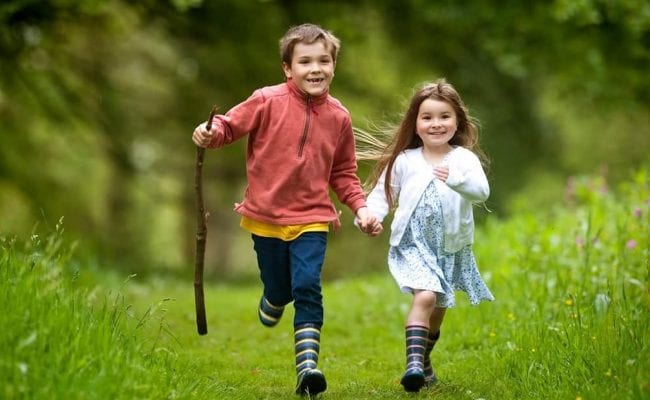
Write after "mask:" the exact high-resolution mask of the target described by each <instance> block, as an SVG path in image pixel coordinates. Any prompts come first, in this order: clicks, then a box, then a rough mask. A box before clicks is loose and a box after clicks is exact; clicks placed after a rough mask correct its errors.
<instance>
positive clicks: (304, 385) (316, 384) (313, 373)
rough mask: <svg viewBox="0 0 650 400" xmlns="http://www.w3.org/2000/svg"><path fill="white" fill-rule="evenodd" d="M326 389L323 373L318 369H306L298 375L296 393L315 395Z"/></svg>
mask: <svg viewBox="0 0 650 400" xmlns="http://www.w3.org/2000/svg"><path fill="white" fill-rule="evenodd" d="M325 389H327V381H326V380H325V375H323V373H322V372H320V370H317V369H308V370H306V371H305V372H303V373H302V374H300V376H299V377H298V383H297V384H296V394H299V395H301V396H302V395H309V396H315V395H317V394H318V393H321V392H324V391H325Z"/></svg>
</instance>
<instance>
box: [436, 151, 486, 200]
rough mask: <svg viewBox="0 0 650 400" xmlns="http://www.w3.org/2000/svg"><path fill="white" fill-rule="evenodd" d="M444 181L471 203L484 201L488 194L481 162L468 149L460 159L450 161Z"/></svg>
mask: <svg viewBox="0 0 650 400" xmlns="http://www.w3.org/2000/svg"><path fill="white" fill-rule="evenodd" d="M445 183H446V184H447V186H449V187H450V188H451V189H453V190H454V191H456V192H458V193H459V194H460V195H461V196H463V197H464V198H465V199H467V200H469V201H471V202H473V203H480V202H482V201H485V200H487V198H488V197H489V195H490V185H489V184H488V180H487V177H486V176H485V172H484V171H483V168H482V167H481V162H480V161H479V159H478V157H476V155H474V154H473V153H471V152H469V150H467V153H465V154H463V157H462V159H460V160H456V162H454V161H452V162H451V163H450V165H449V176H448V177H447V180H446V181H445Z"/></svg>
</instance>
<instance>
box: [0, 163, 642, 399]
mask: <svg viewBox="0 0 650 400" xmlns="http://www.w3.org/2000/svg"><path fill="white" fill-rule="evenodd" d="M572 190H573V192H571V193H570V194H571V195H572V197H571V201H572V202H573V203H574V205H571V206H564V207H555V208H549V209H547V210H537V211H534V212H521V213H519V214H518V215H516V216H515V217H512V218H511V219H509V220H507V221H498V220H496V219H493V218H488V222H487V224H486V225H485V226H483V227H482V228H481V229H480V230H479V231H478V232H477V238H476V245H475V251H476V254H477V258H478V260H479V266H480V268H481V270H482V272H483V274H484V276H485V278H486V280H487V282H488V285H489V286H490V288H491V289H492V291H493V293H494V295H495V297H496V299H497V300H496V301H495V302H492V303H483V304H481V305H479V306H477V307H471V306H470V305H469V304H468V303H467V301H466V299H465V296H464V294H462V293H459V294H458V299H459V302H458V303H459V304H458V306H457V307H456V308H454V309H451V310H450V311H449V312H448V313H447V318H446V320H445V323H444V325H443V330H442V336H441V340H440V342H439V344H438V346H437V347H436V349H435V350H434V353H433V359H434V365H435V367H436V370H437V372H438V375H439V377H440V382H439V383H438V384H437V385H436V386H435V387H433V388H431V389H428V390H426V391H422V392H421V393H419V394H416V395H411V394H406V393H404V392H403V391H402V389H401V386H400V385H399V378H400V376H401V374H402V372H403V366H404V343H403V324H404V316H405V315H406V312H407V310H408V307H409V303H410V298H409V296H407V295H403V294H401V293H399V290H398V289H397V287H396V286H395V284H394V282H393V281H392V279H391V278H390V276H389V274H388V272H387V268H386V266H385V265H377V266H376V270H377V272H376V273H375V274H373V275H369V276H366V277H363V278H355V279H348V280H339V281H333V282H326V283H325V284H324V298H325V312H326V324H325V326H324V328H323V336H322V352H321V360H320V363H319V366H320V367H321V368H322V370H323V371H324V373H325V374H326V376H327V378H328V383H329V388H328V390H327V392H325V393H324V394H323V395H322V396H321V397H322V398H324V399H385V398H391V399H392V398H396V399H400V398H404V399H411V398H436V399H468V400H469V399H473V400H478V399H571V400H575V399H584V400H592V399H648V398H650V378H649V376H650V375H648V374H647V371H648V370H649V369H650V354H649V353H650V351H649V343H650V313H649V311H650V310H649V305H650V295H649V293H648V288H649V283H650V281H649V280H650V277H649V264H648V255H649V253H648V252H649V246H648V244H649V243H650V219H649V218H650V188H649V187H648V176H647V175H646V174H645V173H639V174H637V175H636V176H635V177H634V179H632V180H631V181H630V182H629V183H628V184H627V185H624V186H622V187H621V188H619V189H618V190H617V191H615V192H613V191H605V190H603V187H602V182H600V181H599V180H597V179H585V180H582V181H578V182H577V183H576V185H575V187H574V188H573V189H572ZM62 237H63V234H62V232H61V228H60V226H59V227H58V228H57V231H56V232H54V233H53V234H52V235H50V236H49V237H47V238H39V237H32V238H31V239H30V240H28V241H27V242H26V243H18V242H17V241H14V240H10V239H7V238H5V239H3V240H2V253H1V255H0V257H1V258H0V277H1V281H0V304H2V309H3V311H2V312H1V313H0V326H1V327H2V333H0V398H6V399H173V398H178V399H186V398H187V399H192V398H195V399H283V398H293V397H294V396H293V394H292V390H293V386H294V380H295V375H294V366H293V343H292V333H293V332H292V326H291V319H292V317H293V314H292V310H291V309H290V308H289V309H288V312H287V313H286V315H285V316H284V319H283V320H282V322H281V323H280V324H279V325H278V326H277V327H275V328H273V329H269V328H265V327H262V326H261V325H260V323H259V322H258V321H257V316H256V314H255V308H256V305H257V301H258V299H259V294H260V287H259V285H250V286H234V285H218V284H211V285H208V286H206V299H207V311H208V324H209V333H208V335H207V336H199V335H197V334H196V326H195V320H194V304H193V301H194V298H193V288H192V282H191V271H188V280H187V281H185V282H179V281H175V280H171V279H162V278H149V279H147V280H146V281H145V280H140V279H139V278H138V277H135V278H133V279H131V280H130V281H129V282H127V283H122V282H121V280H122V279H118V280H116V279H115V278H114V276H112V275H110V274H106V273H98V272H91V271H89V270H88V268H84V267H83V266H79V265H76V261H75V260H74V258H70V257H69V254H70V251H68V250H67V249H65V248H64V245H63V243H64V241H63V239H62ZM384 239H385V238H384ZM382 240H383V239H382ZM251 268H254V266H251ZM94 281H97V282H101V284H100V285H93V284H91V283H92V282H94ZM107 282H113V283H107ZM116 282H117V283H116Z"/></svg>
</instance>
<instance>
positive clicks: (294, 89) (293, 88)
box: [286, 79, 329, 104]
mask: <svg viewBox="0 0 650 400" xmlns="http://www.w3.org/2000/svg"><path fill="white" fill-rule="evenodd" d="M286 84H287V87H288V88H289V91H290V92H291V94H293V95H294V96H296V97H297V98H298V99H300V101H301V102H303V103H305V104H307V101H308V100H310V101H311V104H322V103H324V102H325V100H327V96H329V89H327V90H325V91H324V92H323V93H321V94H320V95H318V96H311V95H309V94H307V93H305V92H303V91H302V90H300V88H299V87H298V85H296V82H294V81H293V79H287V81H286Z"/></svg>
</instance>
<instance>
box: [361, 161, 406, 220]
mask: <svg viewBox="0 0 650 400" xmlns="http://www.w3.org/2000/svg"><path fill="white" fill-rule="evenodd" d="M401 164H402V156H401V155H400V156H398V157H397V159H396V160H395V163H394V164H393V172H392V174H391V180H390V186H391V195H392V197H393V205H394V204H396V202H397V198H398V197H399V192H400V189H401V184H400V182H401V174H402V168H401V167H400V166H401ZM385 182H386V169H384V171H383V172H382V173H381V176H380V177H379V180H377V184H376V185H375V187H374V188H373V189H372V191H371V192H370V194H369V195H368V201H367V203H368V210H369V211H370V212H371V213H372V215H374V216H375V217H377V219H378V220H379V221H380V222H381V221H383V220H384V218H386V215H388V213H389V212H390V209H389V208H388V198H387V197H386V190H384V184H385Z"/></svg>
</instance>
